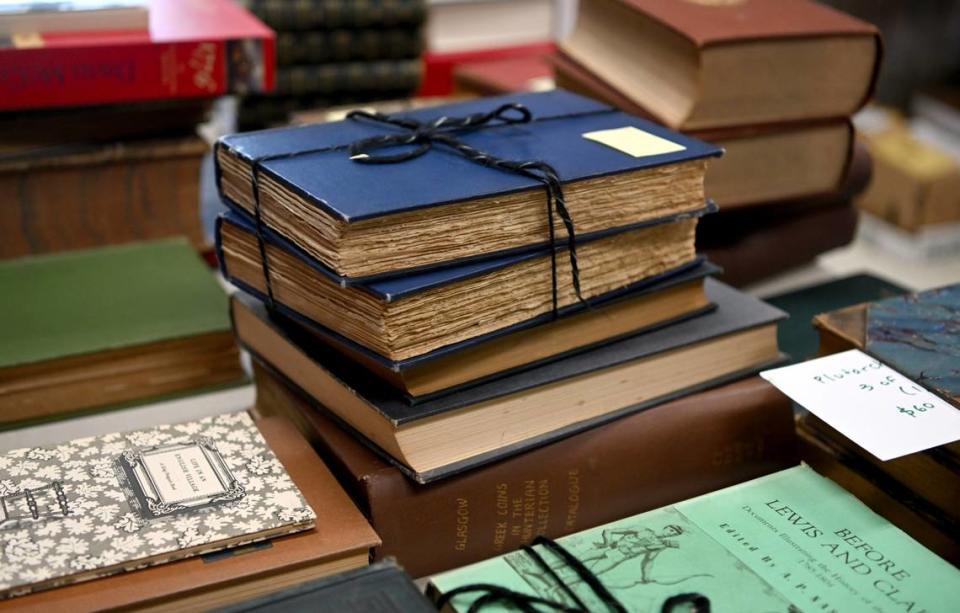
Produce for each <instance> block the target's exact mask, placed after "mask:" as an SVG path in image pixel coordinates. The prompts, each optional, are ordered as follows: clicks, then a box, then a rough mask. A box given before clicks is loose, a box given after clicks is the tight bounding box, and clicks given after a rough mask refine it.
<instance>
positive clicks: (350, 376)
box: [216, 90, 782, 482]
mask: <svg viewBox="0 0 960 613" xmlns="http://www.w3.org/2000/svg"><path fill="white" fill-rule="evenodd" d="M721 153H722V152H721V150H719V149H718V148H716V147H714V146H712V145H709V144H707V143H703V142H701V141H698V140H695V139H692V138H689V137H685V136H683V135H680V134H678V133H675V132H672V131H670V130H668V129H666V128H663V127H661V126H658V125H655V124H652V123H650V122H648V121H645V120H643V119H639V118H637V117H633V116H631V115H627V114H624V113H622V112H619V111H616V110H614V109H612V108H610V107H608V106H606V105H603V104H601V103H598V102H595V101H593V100H590V99H587V98H583V97H580V96H576V95H574V94H570V93H568V92H564V91H560V90H558V91H553V92H547V93H537V94H517V95H510V96H504V97H500V98H487V99H479V100H474V101H470V102H465V103H460V104H454V105H449V106H445V107H435V108H431V109H423V110H419V111H414V112H411V113H408V114H403V115H394V116H386V115H377V114H368V113H358V114H353V115H351V116H349V117H348V118H347V119H346V120H344V121H341V122H335V123H328V124H319V125H312V126H302V127H295V128H286V129H277V130H268V131H263V132H253V133H247V134H241V135H235V136H229V137H226V138H224V139H222V140H221V141H220V143H218V147H217V152H216V160H217V171H218V172H217V177H218V187H219V189H220V194H221V196H222V198H223V199H224V201H225V202H226V203H227V204H228V206H229V207H230V208H231V211H230V212H229V213H227V214H225V215H224V216H222V217H221V219H220V220H219V222H218V224H217V250H218V255H219V261H220V266H221V270H222V272H223V274H224V276H225V277H226V278H227V279H228V280H229V281H230V282H231V283H233V284H235V285H236V286H238V287H239V288H240V289H241V290H242V294H245V296H242V295H238V296H237V297H235V299H234V301H233V305H232V313H233V318H234V327H235V331H236V333H237V336H238V339H239V340H240V342H241V343H242V344H243V345H244V346H245V347H246V348H247V349H249V350H250V351H251V352H252V353H253V354H254V356H255V357H256V358H257V359H258V360H259V361H260V362H261V363H262V364H263V365H265V366H267V367H268V368H270V369H271V370H273V371H274V372H275V373H277V374H279V375H281V376H283V377H284V378H286V379H287V380H288V381H289V382H291V383H292V384H294V385H296V386H297V387H299V388H301V389H302V391H304V392H306V393H307V394H309V395H310V396H311V397H312V398H313V399H314V400H316V402H317V404H319V405H322V406H323V407H324V408H325V409H326V410H328V411H329V412H330V413H331V414H333V415H334V416H335V417H336V418H337V419H338V420H340V421H341V422H342V423H343V424H344V426H345V427H347V428H348V429H350V430H351V431H352V432H354V433H355V434H357V436H358V437H361V438H362V439H363V440H364V441H365V442H367V443H368V444H370V445H371V446H372V447H373V448H375V449H376V450H377V451H378V452H379V453H382V454H383V455H385V456H386V457H389V458H390V459H391V461H393V462H395V463H397V464H398V465H399V466H400V467H401V468H402V469H403V470H405V471H406V472H407V473H408V474H409V475H410V476H411V477H412V478H413V479H415V480H417V481H420V482H428V481H433V480H435V479H440V478H442V477H444V476H447V475H450V474H453V473H456V472H460V471H464V470H468V469H470V468H472V467H475V466H478V465H480V464H484V463H487V462H491V461H494V460H496V459H499V458H502V457H505V456H507V455H510V454H517V453H522V452H523V451H524V450H527V449H530V448H532V447H534V446H537V445H542V444H545V443H547V442H549V441H551V440H556V439H557V438H559V437H561V436H568V435H570V434H573V433H574V432H577V431H580V430H583V429H584V428H588V427H590V426H592V425H596V424H598V423H602V422H605V421H610V420H611V419H615V418H616V417H618V416H621V415H625V414H627V413H630V412H635V411H638V410H640V409H642V408H645V407H649V406H652V405H653V404H657V403H659V402H662V401H664V400H666V399H667V398H673V397H676V396H678V395H681V394H684V393H690V392H691V391H693V390H697V389H703V388H705V387H709V386H711V385H716V384H718V383H720V382H723V381H728V380H730V379H732V378H736V377H740V376H744V375H745V374H749V373H753V372H756V370H757V369H758V368H760V367H762V366H765V365H768V364H770V363H772V362H775V361H776V360H778V359H779V358H780V354H779V352H778V350H777V346H776V339H775V328H776V321H777V320H778V319H779V318H780V317H781V315H782V314H781V313H780V312H779V311H777V310H776V309H772V308H770V307H767V306H766V305H763V304H762V303H759V302H757V301H755V300H752V299H750V298H748V297H745V296H743V295H741V294H739V293H737V292H735V291H733V290H730V289H729V288H727V287H725V286H723V285H722V284H719V283H717V282H713V281H710V280H709V279H708V276H709V275H710V274H712V273H714V272H716V271H717V268H716V267H715V266H713V265H712V264H710V263H709V262H707V261H706V260H705V259H704V258H702V257H701V256H699V255H698V254H697V253H696V250H695V245H694V235H695V228H696V224H697V221H698V219H699V218H700V217H701V216H702V215H704V214H707V213H710V212H712V211H713V210H715V207H714V206H713V205H712V203H711V202H710V201H709V199H707V197H706V196H707V195H706V194H704V191H703V175H704V172H705V169H706V165H707V163H708V162H709V159H710V158H712V157H714V156H718V155H720V154H721Z"/></svg>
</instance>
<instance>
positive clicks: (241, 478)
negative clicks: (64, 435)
mask: <svg viewBox="0 0 960 613" xmlns="http://www.w3.org/2000/svg"><path fill="white" fill-rule="evenodd" d="M313 520H314V513H313V511H312V509H310V507H309V505H308V504H307V503H306V501H305V500H304V499H303V496H302V495H301V494H300V492H299V490H298V489H297V487H296V485H295V484H294V483H293V482H292V481H291V480H290V477H289V476H288V475H287V473H286V471H285V470H284V468H283V466H282V465H281V464H280V462H279V461H278V460H277V458H276V457H275V456H274V455H273V453H272V452H271V451H270V449H269V448H268V446H267V444H266V442H265V441H264V440H263V438H262V436H261V435H260V433H259V431H258V430H257V428H256V426H255V425H254V423H253V421H252V420H251V418H250V416H249V415H247V413H246V412H239V413H228V414H224V415H219V416H216V417H209V418H206V419H203V420H199V421H195V422H188V423H182V424H173V425H163V426H158V427H154V428H149V429H145V430H138V431H134V432H128V433H122V434H121V433H113V434H107V435H104V436H99V437H88V438H82V439H76V440H73V441H69V442H66V443H63V444H61V445H56V446H50V447H38V448H26V449H17V450H14V451H10V452H7V453H5V454H3V455H0V598H3V597H6V596H13V595H17V594H20V593H26V592H29V591H32V590H34V589H40V588H43V587H52V586H53V585H60V584H63V583H71V582H74V581H77V580H82V579H88V578H92V577H96V576H102V575H106V574H111V573H113V572H117V571H121V570H125V569H131V568H134V567H137V566H140V565H144V564H153V563H160V562H163V561H167V560H172V559H176V558H181V557H186V556H189V555H192V554H194V553H197V552H199V551H201V550H202V551H209V550H213V549H218V548H223V547H227V546H232V545H235V544H239V543H240V542H246V541H250V540H258V539H259V538H266V537H269V536H274V535H278V534H283V533H286V532H293V531H297V530H302V529H306V528H309V527H310V526H311V525H312V524H313Z"/></svg>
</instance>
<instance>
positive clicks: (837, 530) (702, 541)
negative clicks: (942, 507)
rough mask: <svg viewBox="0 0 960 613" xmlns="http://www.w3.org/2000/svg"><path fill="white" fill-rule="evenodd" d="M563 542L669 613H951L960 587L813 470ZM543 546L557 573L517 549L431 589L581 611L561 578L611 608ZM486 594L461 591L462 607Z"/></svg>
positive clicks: (637, 603) (646, 604) (596, 605)
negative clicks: (508, 594)
mask: <svg viewBox="0 0 960 613" xmlns="http://www.w3.org/2000/svg"><path fill="white" fill-rule="evenodd" d="M559 543H560V544H561V545H562V546H564V547H565V548H566V549H567V550H568V551H569V552H570V553H571V554H573V555H574V556H575V557H576V558H578V559H579V560H580V561H581V562H582V563H583V564H584V565H586V567H587V568H588V569H590V571H591V572H592V573H593V574H594V575H595V576H596V577H597V578H598V579H599V581H600V582H601V583H602V584H603V585H604V586H605V587H606V588H607V589H608V590H609V591H610V592H611V593H612V594H613V596H614V597H615V598H616V599H617V600H618V601H619V602H620V603H621V604H622V605H623V606H624V607H625V608H626V610H628V611H650V612H655V611H661V610H664V609H663V608H662V607H663V605H664V603H665V602H666V601H667V600H668V599H669V598H671V597H673V596H676V595H679V594H690V593H697V594H700V595H702V596H705V597H706V598H707V599H709V601H710V608H711V610H715V611H740V612H743V613H753V612H756V613H760V612H769V611H783V612H785V613H786V612H788V611H799V610H803V611H813V610H816V611H875V612H876V613H893V612H903V611H927V612H929V613H934V612H944V613H946V612H949V611H954V610H955V609H956V595H957V593H958V590H960V571H958V570H957V569H956V568H954V567H952V566H950V565H949V564H948V563H946V562H945V561H943V560H942V559H940V558H939V557H937V556H936V555H935V554H933V553H931V552H930V551H929V550H927V549H925V548H924V547H923V546H922V545H920V544H919V543H917V542H916V541H914V540H913V539H912V538H910V537H909V536H907V535H906V534H904V533H903V532H901V531H900V530H899V529H897V528H895V527H894V526H892V525H891V524H889V523H888V522H887V521H886V520H884V519H883V518H881V517H880V516H878V515H876V514H875V513H873V512H872V511H870V510H869V509H868V508H867V507H865V506H864V505H863V504H862V503H861V502H860V501H858V500H857V499H856V498H854V497H853V496H852V495H850V494H848V493H847V492H846V491H844V490H843V489H842V488H840V487H839V486H838V485H836V484H835V483H833V482H832V481H830V480H828V479H825V478H824V477H821V476H820V475H818V474H817V473H815V472H813V470H812V469H810V468H809V467H806V466H800V467H797V468H792V469H788V470H785V471H782V472H779V473H776V474H773V475H770V476H767V477H761V478H759V479H756V480H754V481H750V482H747V483H744V484H741V485H736V486H733V487H730V488H727V489H725V490H720V491H718V492H714V493H712V494H706V495H704V496H700V497H698V498H694V499H692V500H688V501H686V502H681V503H678V504H675V505H673V506H670V507H664V508H661V509H658V510H656V511H650V512H648V513H644V514H641V515H637V516H634V517H631V518H628V519H623V520H620V521H617V522H613V523H610V524H607V525H605V526H601V527H598V528H595V529H593V530H587V531H584V532H580V533H578V534H575V535H572V536H569V537H566V538H562V539H560V540H559ZM537 551H538V552H539V553H540V555H541V556H542V557H543V559H544V560H545V562H546V564H547V565H549V567H550V568H551V569H552V570H553V571H554V573H555V574H553V573H550V572H549V571H547V570H546V569H544V568H542V567H541V566H540V565H538V564H537V563H536V561H535V560H534V559H533V558H532V557H531V556H530V555H529V554H527V553H526V552H523V551H518V552H514V553H509V554H507V555H504V556H501V557H499V558H494V559H492V560H488V561H486V562H480V563H478V564H474V565H472V566H467V567H465V568H462V569H459V570H455V571H451V572H449V573H445V574H442V575H438V576H436V577H433V578H432V579H431V588H432V590H433V591H434V592H435V593H437V594H442V593H443V592H447V591H450V590H452V589H454V588H456V587H458V586H462V585H467V584H474V583H485V584H493V585H499V586H503V587H506V588H509V589H512V590H516V591H519V592H523V593H526V594H531V595H534V596H539V597H541V598H546V599H550V600H553V601H559V602H561V603H563V604H564V605H566V606H573V605H574V604H575V603H574V602H573V600H572V599H571V598H570V597H569V596H568V595H567V594H566V593H565V591H564V590H563V589H562V588H561V587H560V586H559V582H560V581H562V582H563V583H564V584H565V585H566V586H567V587H568V588H570V589H572V590H573V592H574V593H575V594H576V595H577V596H578V597H579V598H580V599H581V600H582V601H583V602H584V603H586V604H587V607H588V610H591V611H592V610H603V603H602V602H601V601H600V600H599V599H598V598H597V596H596V594H595V593H594V592H593V591H592V590H591V589H590V588H589V587H588V586H587V584H586V583H585V582H584V581H582V580H580V579H579V578H578V577H577V575H576V574H575V573H574V572H573V569H572V568H570V567H569V566H568V565H566V564H565V563H564V562H563V561H562V559H561V558H559V557H558V556H556V555H555V554H554V553H553V552H552V551H549V550H546V549H544V548H543V547H537ZM558 580H559V581H558ZM482 594H483V592H475V593H472V594H463V595H460V596H457V597H455V598H454V600H453V603H454V605H455V608H456V610H460V611H466V610H467V607H468V606H469V605H470V603H471V602H473V601H474V600H475V599H477V598H478V597H479V596H482ZM490 610H506V608H504V607H501V608H499V609H497V608H495V607H491V608H490Z"/></svg>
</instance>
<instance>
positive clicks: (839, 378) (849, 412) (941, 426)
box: [760, 349, 960, 461]
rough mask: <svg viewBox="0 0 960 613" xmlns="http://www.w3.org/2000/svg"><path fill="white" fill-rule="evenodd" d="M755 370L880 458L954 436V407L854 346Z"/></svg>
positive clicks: (958, 424) (958, 431)
mask: <svg viewBox="0 0 960 613" xmlns="http://www.w3.org/2000/svg"><path fill="white" fill-rule="evenodd" d="M760 375H761V376H762V377H763V378H764V379H766V380H767V381H769V382H770V383H772V384H773V385H775V386H776V387H777V388H778V389H780V391H782V392H783V393H784V394H786V395H787V396H789V397H790V398H792V399H793V400H794V401H796V402H797V403H798V404H800V405H802V406H803V407H804V408H806V409H807V410H808V411H810V412H811V413H813V414H814V415H816V416H817V417H819V418H820V419H822V420H823V421H825V422H827V423H828V424H830V425H831V426H833V427H834V428H835V429H837V430H839V431H840V432H841V433H843V434H844V435H846V436H847V437H849V438H850V439H851V440H852V441H853V442H855V443H857V444H858V445H860V446H861V447H863V448H864V449H866V450H867V451H869V452H870V453H872V454H873V455H875V456H877V457H878V458H879V459H881V460H884V461H886V460H892V459H894V458H898V457H901V456H904V455H908V454H911V453H915V452H917V451H922V450H924V449H929V448H931V447H936V446H939V445H944V444H946V443H951V442H953V441H956V440H960V409H957V408H956V407H954V406H953V405H951V404H949V403H948V402H946V401H945V400H943V399H942V398H940V397H938V396H936V395H934V394H933V393H931V392H929V391H928V390H926V389H924V388H923V387H921V386H919V385H917V384H916V383H915V382H913V381H911V380H910V379H909V378H907V377H905V376H904V375H902V374H900V373H899V372H897V371H895V370H893V369H892V368H890V367H889V366H887V365H885V364H883V363H882V362H879V361H877V360H875V359H873V358H871V357H870V356H868V355H866V354H864V353H863V352H861V351H857V350H855V349H854V350H851V351H845V352H843V353H837V354H834V355H829V356H826V357H823V358H818V359H816V360H810V361H807V362H802V363H800V364H794V365H792V366H786V367H783V368H777V369H774V370H768V371H765V372H762V373H760Z"/></svg>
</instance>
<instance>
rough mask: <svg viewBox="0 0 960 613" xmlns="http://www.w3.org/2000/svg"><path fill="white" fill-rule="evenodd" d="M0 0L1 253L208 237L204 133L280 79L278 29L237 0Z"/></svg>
mask: <svg viewBox="0 0 960 613" xmlns="http://www.w3.org/2000/svg"><path fill="white" fill-rule="evenodd" d="M3 4H4V6H3V7H0V37H3V42H2V44H0V193H3V194H4V195H5V196H6V200H7V202H6V205H5V206H4V207H3V209H2V211H0V258H9V257H17V256H23V255H28V254H34V253H47V252H53V251H63V250H71V249H85V248H91V247H98V246H102V245H107V244H119V243H127V242H132V241H137V240H150V239H156V238H165V237H170V236H178V235H183V236H187V237H188V238H189V239H190V240H191V242H192V243H193V244H194V246H196V247H197V248H203V247H204V246H205V245H204V237H203V231H202V228H201V223H200V215H199V210H198V208H199V207H198V204H199V198H200V195H199V177H200V164H201V160H202V158H203V155H204V154H205V153H206V152H208V151H209V147H208V146H207V144H206V143H205V142H204V141H203V140H202V139H200V138H199V137H198V136H197V134H196V131H197V124H199V123H201V122H202V121H204V120H205V118H206V116H207V113H208V111H209V108H210V105H211V101H212V100H213V99H214V97H216V96H219V95H223V94H226V93H235V92H238V91H259V90H266V89H270V88H271V87H272V86H273V63H272V57H273V34H272V33H271V32H270V30H269V29H267V28H266V27H265V26H264V25H263V24H261V23H260V22H259V21H257V20H256V19H255V18H254V17H253V16H251V15H250V14H249V13H247V12H246V11H244V10H243V9H242V8H240V7H238V6H236V5H235V4H234V3H233V2H232V0H211V1H210V2H203V3H197V2H193V1H191V0H165V1H163V2H146V1H144V0H140V1H135V0H121V1H112V0H104V1H102V2H97V1H80V0H72V1H66V2H53V3H50V2H41V3H31V2H15V3H3Z"/></svg>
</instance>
